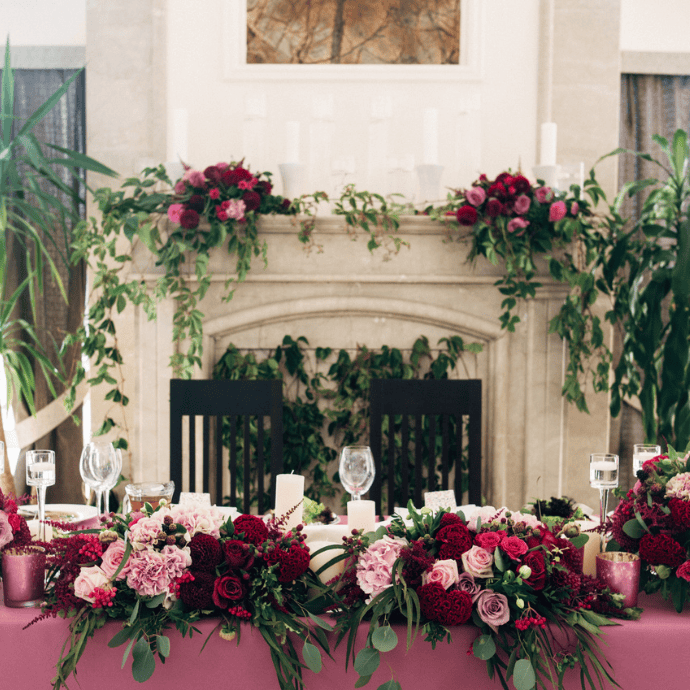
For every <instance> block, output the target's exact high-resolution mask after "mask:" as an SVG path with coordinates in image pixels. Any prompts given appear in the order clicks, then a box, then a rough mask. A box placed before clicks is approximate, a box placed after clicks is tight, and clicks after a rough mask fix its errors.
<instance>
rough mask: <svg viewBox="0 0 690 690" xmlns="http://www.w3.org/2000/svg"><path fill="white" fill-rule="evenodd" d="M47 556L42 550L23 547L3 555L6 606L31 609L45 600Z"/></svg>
mask: <svg viewBox="0 0 690 690" xmlns="http://www.w3.org/2000/svg"><path fill="white" fill-rule="evenodd" d="M45 570H46V555H45V552H44V551H43V549H42V548H40V547H36V546H23V547H18V548H16V549H11V548H10V549H6V550H5V551H4V552H3V554H2V584H3V597H4V600H5V606H8V607H10V608H15V609H17V608H29V607H33V606H40V605H41V602H42V601H43V599H44V593H45V589H44V585H45Z"/></svg>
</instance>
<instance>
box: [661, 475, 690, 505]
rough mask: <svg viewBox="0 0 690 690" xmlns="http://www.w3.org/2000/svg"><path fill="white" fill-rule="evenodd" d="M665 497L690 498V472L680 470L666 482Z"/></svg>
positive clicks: (686, 499)
mask: <svg viewBox="0 0 690 690" xmlns="http://www.w3.org/2000/svg"><path fill="white" fill-rule="evenodd" d="M666 498H680V499H683V500H684V501H688V500H690V472H681V473H680V474H677V475H676V476H675V477H671V479H669V481H668V484H666Z"/></svg>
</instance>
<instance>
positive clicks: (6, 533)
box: [0, 510, 14, 549]
mask: <svg viewBox="0 0 690 690" xmlns="http://www.w3.org/2000/svg"><path fill="white" fill-rule="evenodd" d="M12 539H14V534H13V533H12V525H11V524H10V521H9V519H8V517H7V514H6V513H5V512H4V511H2V510H0V549H2V548H3V546H7V544H9V543H10V542H11V541H12Z"/></svg>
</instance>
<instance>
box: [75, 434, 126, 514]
mask: <svg viewBox="0 0 690 690" xmlns="http://www.w3.org/2000/svg"><path fill="white" fill-rule="evenodd" d="M121 469H122V464H121V460H120V463H118V457H117V453H116V452H115V448H114V447H113V444H112V443H110V442H109V441H91V442H90V443H87V444H86V445H85V446H84V449H83V450H82V452H81V458H80V459H79V473H80V474H81V478H82V479H83V480H84V484H86V485H87V486H88V487H90V488H92V489H94V490H95V491H96V510H97V512H98V514H99V515H101V514H102V513H103V495H104V493H105V491H106V488H107V487H112V486H114V485H115V483H116V482H117V478H118V477H119V476H120V470H121Z"/></svg>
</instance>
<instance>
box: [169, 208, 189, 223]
mask: <svg viewBox="0 0 690 690" xmlns="http://www.w3.org/2000/svg"><path fill="white" fill-rule="evenodd" d="M184 210H185V206H184V204H170V206H168V218H169V219H170V222H171V223H177V224H178V225H179V223H180V216H181V215H182V212H183V211H184Z"/></svg>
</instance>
